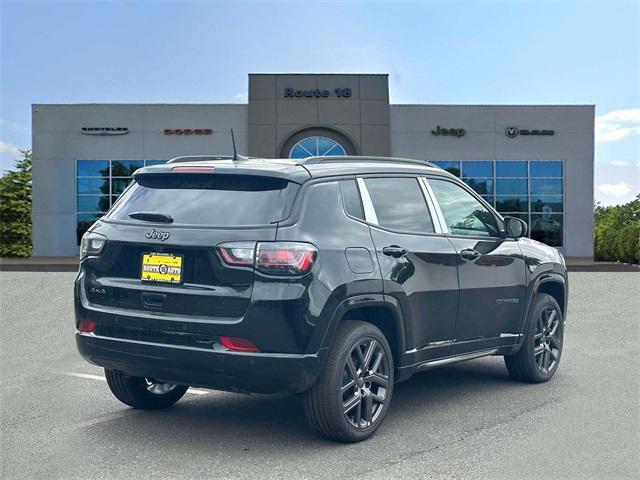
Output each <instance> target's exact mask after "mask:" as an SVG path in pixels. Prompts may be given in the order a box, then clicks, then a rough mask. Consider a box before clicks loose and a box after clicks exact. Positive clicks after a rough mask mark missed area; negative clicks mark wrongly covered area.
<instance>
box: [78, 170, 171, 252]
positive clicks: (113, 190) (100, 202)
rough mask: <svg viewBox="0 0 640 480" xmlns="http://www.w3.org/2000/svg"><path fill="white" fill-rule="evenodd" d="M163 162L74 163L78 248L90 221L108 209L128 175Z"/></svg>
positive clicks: (93, 220)
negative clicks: (146, 166)
mask: <svg viewBox="0 0 640 480" xmlns="http://www.w3.org/2000/svg"><path fill="white" fill-rule="evenodd" d="M161 163H166V160H77V161H76V214H77V218H76V235H77V238H78V245H79V244H80V239H81V238H82V235H83V234H84V233H85V232H86V231H87V229H88V228H89V227H90V226H91V224H92V223H93V222H95V221H96V219H98V218H99V217H101V216H102V215H103V213H104V212H106V211H107V210H109V208H111V205H113V203H114V202H115V201H116V200H117V199H118V196H119V195H120V194H121V193H122V192H123V191H124V189H125V188H126V187H127V186H128V185H129V183H130V182H131V175H132V174H133V172H135V171H136V170H137V169H138V168H142V167H144V166H145V165H158V164H161Z"/></svg>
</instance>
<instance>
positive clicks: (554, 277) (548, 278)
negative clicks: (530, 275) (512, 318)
mask: <svg viewBox="0 0 640 480" xmlns="http://www.w3.org/2000/svg"><path fill="white" fill-rule="evenodd" d="M531 285H532V286H531V288H530V292H531V293H530V294H529V298H528V299H527V308H526V309H525V311H524V315H523V316H522V321H521V323H520V333H524V329H525V327H526V324H527V319H528V318H529V315H530V313H531V308H533V299H534V297H535V295H536V294H538V293H546V294H548V295H551V296H552V297H553V298H554V299H555V300H556V302H558V305H560V310H561V312H562V316H563V317H566V310H567V281H566V278H565V277H564V276H562V275H561V274H559V273H555V272H545V273H543V274H541V275H539V276H538V277H536V278H535V279H533V280H532V281H531ZM521 339H522V341H523V340H524V335H522V336H521Z"/></svg>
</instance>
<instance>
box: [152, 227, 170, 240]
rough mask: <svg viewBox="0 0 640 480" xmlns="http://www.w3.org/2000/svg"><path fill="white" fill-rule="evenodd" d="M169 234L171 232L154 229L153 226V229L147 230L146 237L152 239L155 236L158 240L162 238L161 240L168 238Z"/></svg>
mask: <svg viewBox="0 0 640 480" xmlns="http://www.w3.org/2000/svg"><path fill="white" fill-rule="evenodd" d="M170 235H171V233H169V232H161V231H160V230H156V229H155V228H154V229H153V230H151V231H150V232H147V238H149V239H152V238H157V239H158V240H162V241H163V242H164V241H165V240H166V239H167V238H169V236H170Z"/></svg>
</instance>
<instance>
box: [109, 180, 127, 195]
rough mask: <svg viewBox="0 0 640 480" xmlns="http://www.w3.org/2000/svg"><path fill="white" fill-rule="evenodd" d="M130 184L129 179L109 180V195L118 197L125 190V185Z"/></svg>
mask: <svg viewBox="0 0 640 480" xmlns="http://www.w3.org/2000/svg"><path fill="white" fill-rule="evenodd" d="M129 183H131V179H130V178H114V179H112V180H111V193H113V194H115V195H120V194H121V193H122V192H124V189H125V188H127V185H129Z"/></svg>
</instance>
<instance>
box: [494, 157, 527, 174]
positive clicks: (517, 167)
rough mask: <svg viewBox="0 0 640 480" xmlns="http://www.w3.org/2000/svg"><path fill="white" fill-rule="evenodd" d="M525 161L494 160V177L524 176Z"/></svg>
mask: <svg viewBox="0 0 640 480" xmlns="http://www.w3.org/2000/svg"><path fill="white" fill-rule="evenodd" d="M526 176H527V162H522V161H510V160H508V161H504V160H500V161H497V162H496V177H526Z"/></svg>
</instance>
